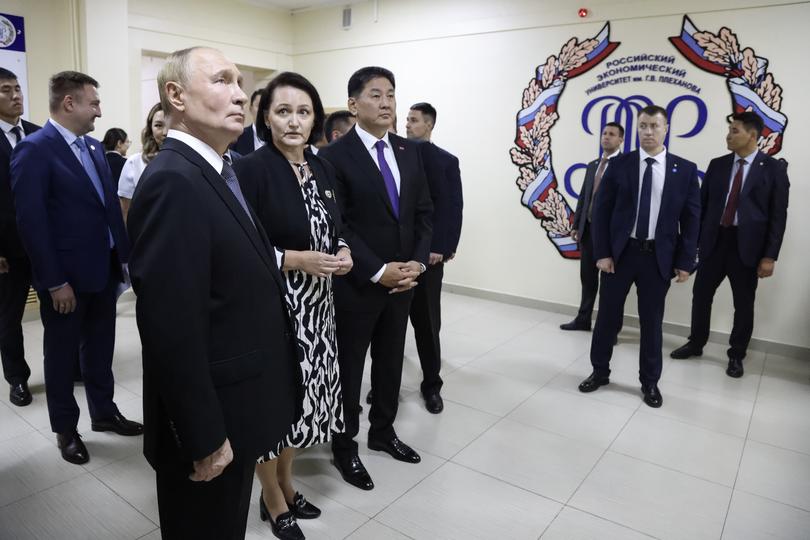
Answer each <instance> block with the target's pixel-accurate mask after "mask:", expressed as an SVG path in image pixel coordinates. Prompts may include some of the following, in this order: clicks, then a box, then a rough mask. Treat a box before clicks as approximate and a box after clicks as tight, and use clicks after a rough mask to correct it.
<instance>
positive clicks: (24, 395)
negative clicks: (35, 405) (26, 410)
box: [8, 383, 32, 407]
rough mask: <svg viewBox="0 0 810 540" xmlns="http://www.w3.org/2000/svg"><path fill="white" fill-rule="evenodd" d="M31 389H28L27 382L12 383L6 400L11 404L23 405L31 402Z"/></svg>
mask: <svg viewBox="0 0 810 540" xmlns="http://www.w3.org/2000/svg"><path fill="white" fill-rule="evenodd" d="M31 399H32V398H31V391H30V390H28V383H20V384H12V385H11V390H10V391H9V393H8V400H9V401H10V402H11V404H12V405H16V406H17V407H25V406H26V405H28V404H29V403H31Z"/></svg>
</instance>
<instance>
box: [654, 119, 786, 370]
mask: <svg viewBox="0 0 810 540" xmlns="http://www.w3.org/2000/svg"><path fill="white" fill-rule="evenodd" d="M763 127H764V123H763V121H762V118H760V117H759V116H757V114H756V113H753V112H750V111H748V112H742V113H737V114H734V115H733V116H732V117H731V122H730V124H729V127H728V135H727V136H726V144H727V146H728V149H729V150H731V152H732V153H731V154H727V155H725V156H722V157H719V158H715V159H713V160H712V162H711V163H710V164H709V169H708V170H707V171H706V176H705V177H704V179H703V185H702V186H701V190H700V193H701V199H702V202H703V204H702V211H701V213H702V215H703V219H702V224H701V229H700V246H699V251H698V253H699V254H700V265H699V267H698V271H697V276H696V277H695V285H694V288H693V289H692V325H691V326H692V328H691V332H690V334H689V341H688V343H686V345H684V346H682V347H679V348H677V349H675V350H674V351H672V353H671V354H670V356H671V357H672V358H678V359H683V358H689V357H691V356H700V355H701V354H703V346H704V345H706V342H707V341H708V339H709V325H710V323H711V317H712V301H713V300H714V293H715V291H717V287H719V286H720V283H722V282H723V280H724V279H725V278H726V277H728V280H729V282H730V283H731V294H732V296H733V297H734V325H733V327H732V329H731V336H730V337H729V345H730V348H729V349H728V368H727V369H726V374H727V375H728V376H729V377H734V378H738V377H742V375H743V359H744V358H745V353H746V350H747V349H748V342H749V341H750V340H751V333H752V332H753V330H754V297H755V293H756V290H757V281H758V279H759V278H767V277H769V276H771V275H772V274H773V269H774V265H775V263H776V259H777V258H778V256H779V249H780V248H781V247H782V237H783V236H784V234H785V224H786V223H787V207H788V191H789V190H790V182H789V181H788V176H787V170H786V166H785V163H784V162H782V161H779V160H776V159H774V158H772V157H771V156H769V155H767V154H765V153H763V152H760V151H759V150H758V146H757V145H758V141H759V137H760V134H761V133H762V129H763Z"/></svg>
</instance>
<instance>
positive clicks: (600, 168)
mask: <svg viewBox="0 0 810 540" xmlns="http://www.w3.org/2000/svg"><path fill="white" fill-rule="evenodd" d="M622 142H624V128H623V127H622V125H621V124H619V123H617V122H608V123H607V124H605V127H604V128H602V137H601V139H600V141H599V144H600V146H601V147H602V157H600V158H599V159H595V160H593V161H591V162H590V163H588V167H587V168H586V169H585V181H584V182H583V183H582V191H581V192H580V194H579V198H578V199H577V209H576V210H575V211H574V224H573V225H574V226H573V228H572V230H571V238H573V239H574V240H575V241H576V242H579V279H580V281H581V282H582V298H581V300H580V302H579V311H578V312H577V316H576V318H575V319H574V320H573V321H571V322H567V323H563V324H561V325H560V328H561V329H562V330H585V331H589V330H590V329H591V315H592V314H593V304H594V302H596V292H597V291H598V290H599V269H598V268H597V267H596V261H595V260H594V258H593V241H592V238H593V233H592V232H591V215H592V213H593V201H594V198H595V197H594V194H595V193H596V192H597V191H598V190H599V186H600V184H601V183H602V177H603V176H604V174H605V170H606V169H607V166H608V163H609V162H610V160H612V159H613V158H615V157H616V156H618V155H619V154H620V153H621V150H620V148H621V144H622Z"/></svg>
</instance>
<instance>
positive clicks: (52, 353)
mask: <svg viewBox="0 0 810 540" xmlns="http://www.w3.org/2000/svg"><path fill="white" fill-rule="evenodd" d="M97 88H98V83H97V82H96V81H95V79H93V78H92V77H90V76H88V75H85V74H83V73H78V72H75V71H63V72H61V73H57V74H56V75H54V76H53V77H51V79H50V84H49V105H50V112H51V118H50V119H49V120H48V122H47V123H46V124H45V126H44V127H43V128H42V129H40V130H39V131H37V132H36V133H34V134H32V135H30V136H28V137H26V138H25V139H23V140H22V141H21V142H20V143H19V144H18V145H17V146H16V148H15V149H14V153H13V154H12V156H11V179H12V180H11V181H12V189H13V190H14V203H15V206H16V211H17V225H18V229H19V232H20V238H21V239H22V242H23V245H24V246H25V250H26V252H27V253H28V256H29V257H30V260H31V269H32V271H33V284H34V288H35V289H36V290H37V294H38V295H39V303H40V316H41V318H42V324H43V326H44V329H45V332H44V349H45V395H46V397H47V399H48V415H49V416H50V421H51V429H52V430H53V431H54V433H56V434H57V442H58V446H59V450H60V452H61V454H62V457H63V458H64V459H65V460H66V461H68V462H70V463H76V464H82V463H86V462H87V461H88V460H89V459H90V456H89V454H88V452H87V448H86V447H85V445H84V443H83V442H82V440H81V437H80V436H79V433H78V432H77V431H76V426H77V424H78V421H79V406H78V405H77V404H76V399H75V397H74V396H73V380H74V374H75V365H76V356H77V354H78V356H79V363H80V365H81V374H82V379H83V380H84V387H85V392H86V394H87V404H88V406H89V409H90V418H91V421H92V423H91V427H92V429H93V430H94V431H113V432H115V433H118V434H119V435H140V434H141V433H142V432H143V426H141V424H139V423H137V422H133V421H130V420H127V419H126V418H124V417H123V416H122V415H121V413H120V412H119V410H118V407H117V406H116V405H115V402H114V401H113V389H114V380H113V374H112V359H113V350H114V347H115V304H116V300H117V298H118V295H117V294H116V291H117V289H118V287H119V286H120V285H121V283H122V282H123V281H124V279H125V278H124V271H123V267H122V265H124V264H125V263H126V262H127V258H128V256H129V240H128V239H127V235H126V231H125V230H124V221H123V218H122V217H121V207H120V206H119V204H118V198H117V197H116V196H115V193H114V192H113V190H112V181H111V180H110V167H109V165H108V164H107V159H106V158H105V157H104V151H103V149H102V146H101V143H99V141H97V140H96V139H93V138H91V137H88V136H87V133H89V132H91V131H92V130H93V128H94V123H95V119H96V118H99V117H100V116H101V101H100V99H99V96H98V89H97Z"/></svg>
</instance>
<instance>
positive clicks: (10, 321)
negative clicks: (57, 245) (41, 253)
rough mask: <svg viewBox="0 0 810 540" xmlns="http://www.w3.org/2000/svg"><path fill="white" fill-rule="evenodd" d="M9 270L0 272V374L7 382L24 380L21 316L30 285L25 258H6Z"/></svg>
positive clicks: (26, 369) (28, 372) (26, 372)
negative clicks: (1, 370)
mask: <svg viewBox="0 0 810 540" xmlns="http://www.w3.org/2000/svg"><path fill="white" fill-rule="evenodd" d="M8 265H9V271H8V273H7V274H0V357H2V360H3V376H4V377H5V378H6V381H8V383H9V384H11V385H16V384H21V383H24V382H27V381H28V377H30V376H31V369H30V368H29V367H28V363H27V362H26V361H25V349H24V347H23V330H22V319H23V314H24V313H25V303H26V302H27V300H28V291H29V289H30V288H31V263H30V262H29V261H28V259H27V258H25V257H20V258H13V259H8Z"/></svg>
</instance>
